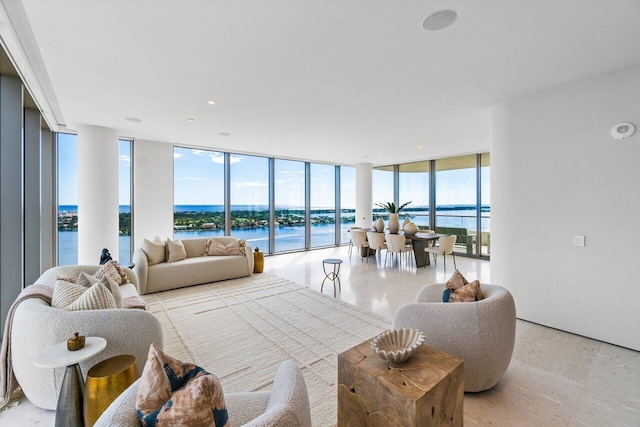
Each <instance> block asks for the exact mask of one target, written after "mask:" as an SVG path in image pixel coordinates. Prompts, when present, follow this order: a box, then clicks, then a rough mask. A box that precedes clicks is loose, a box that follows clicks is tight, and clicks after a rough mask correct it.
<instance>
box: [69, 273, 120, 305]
mask: <svg viewBox="0 0 640 427" xmlns="http://www.w3.org/2000/svg"><path fill="white" fill-rule="evenodd" d="M95 283H101V284H102V286H104V287H105V288H107V289H109V291H111V295H113V299H114V300H115V302H116V307H117V308H122V293H121V292H120V285H119V284H118V283H116V282H115V281H114V280H113V279H111V277H106V276H105V277H103V278H102V279H98V278H96V277H94V276H92V275H90V274H87V273H85V272H84V271H81V272H80V274H79V275H78V279H77V280H76V284H77V285H80V286H84V287H85V288H88V287H90V286H91V285H93V284H95Z"/></svg>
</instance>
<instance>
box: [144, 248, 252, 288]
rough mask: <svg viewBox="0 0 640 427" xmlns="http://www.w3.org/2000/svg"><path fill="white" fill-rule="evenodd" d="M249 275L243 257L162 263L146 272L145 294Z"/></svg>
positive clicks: (212, 257)
mask: <svg viewBox="0 0 640 427" xmlns="http://www.w3.org/2000/svg"><path fill="white" fill-rule="evenodd" d="M249 274H250V272H249V265H248V263H247V257H246V256H244V255H233V256H224V257H217V256H199V257H195V258H187V259H184V260H182V261H180V262H173V263H166V262H163V263H160V264H156V265H154V266H152V267H150V268H149V270H148V273H147V288H146V290H145V292H146V293H150V292H159V291H165V290H167V289H175V288H180V287H183V286H190V285H199V284H202V283H211V282H217V281H219V280H226V279H235V278H237V277H243V276H247V275H249Z"/></svg>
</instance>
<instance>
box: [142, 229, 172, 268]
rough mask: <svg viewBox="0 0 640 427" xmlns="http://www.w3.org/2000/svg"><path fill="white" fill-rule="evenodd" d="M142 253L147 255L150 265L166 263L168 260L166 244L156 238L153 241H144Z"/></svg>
mask: <svg viewBox="0 0 640 427" xmlns="http://www.w3.org/2000/svg"><path fill="white" fill-rule="evenodd" d="M142 251H143V252H144V253H145V255H147V261H148V263H149V265H154V264H158V263H161V262H164V261H165V259H166V254H165V248H164V242H163V241H162V239H160V237H158V236H156V237H154V238H153V240H149V239H144V240H143V241H142Z"/></svg>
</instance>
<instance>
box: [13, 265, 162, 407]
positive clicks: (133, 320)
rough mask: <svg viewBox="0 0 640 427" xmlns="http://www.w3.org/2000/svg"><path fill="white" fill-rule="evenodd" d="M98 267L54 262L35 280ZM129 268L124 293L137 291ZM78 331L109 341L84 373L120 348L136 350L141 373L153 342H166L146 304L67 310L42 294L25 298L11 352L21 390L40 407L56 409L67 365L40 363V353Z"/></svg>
mask: <svg viewBox="0 0 640 427" xmlns="http://www.w3.org/2000/svg"><path fill="white" fill-rule="evenodd" d="M98 267H99V266H97V265H74V266H61V267H53V268H51V269H49V270H47V271H45V272H44V273H43V274H42V276H40V278H39V279H38V280H37V281H36V283H37V284H41V285H48V286H51V287H53V286H55V282H56V280H57V277H78V275H79V274H80V272H81V271H84V272H86V273H88V274H93V273H95V271H96V270H97V269H98ZM125 271H126V272H127V275H128V277H129V280H130V281H131V282H132V283H129V284H126V285H122V286H121V287H120V291H121V293H122V296H123V297H124V298H126V297H130V296H135V295H137V286H138V281H137V278H136V276H135V274H134V273H133V271H131V270H129V269H125ZM74 332H80V333H81V334H82V335H85V336H99V337H102V338H105V339H106V340H107V347H106V348H105V349H104V350H103V351H102V352H101V353H99V354H97V355H96V356H94V357H92V358H90V359H88V360H86V361H84V362H82V363H80V369H81V371H82V373H83V375H86V374H87V371H88V370H89V369H90V368H91V367H92V366H93V365H95V364H96V363H98V362H101V361H102V360H105V359H108V358H110V357H112V356H117V355H121V354H132V355H134V356H135V357H136V365H137V368H138V373H142V368H143V367H144V364H145V362H146V360H147V354H148V353H149V346H150V345H151V343H154V344H155V345H156V346H157V347H158V348H162V346H163V339H162V328H161V326H160V322H159V321H158V319H157V318H156V317H155V316H154V315H153V314H151V313H150V312H147V311H144V310H140V309H114V310H86V311H65V310H60V309H57V308H53V307H51V306H50V305H48V304H47V303H46V302H45V301H43V300H41V299H38V298H31V299H27V300H24V301H23V302H21V303H20V304H19V305H18V306H17V307H16V310H15V313H14V317H13V326H12V330H11V358H12V364H13V371H14V374H15V376H16V379H17V381H18V384H20V386H21V388H22V391H23V392H24V394H25V396H26V397H27V399H29V401H31V402H32V403H33V404H34V405H36V406H38V407H40V408H44V409H52V410H54V409H56V404H57V400H58V393H59V391H60V386H61V385H62V379H63V377H64V372H65V368H56V369H44V368H38V367H36V366H35V363H34V362H35V359H36V358H37V357H38V355H39V354H40V353H42V352H43V351H46V350H47V349H48V348H49V347H51V346H52V345H54V344H58V343H60V342H64V341H66V340H67V339H68V338H70V337H72V336H73V333H74Z"/></svg>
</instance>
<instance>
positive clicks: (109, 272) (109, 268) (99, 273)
mask: <svg viewBox="0 0 640 427" xmlns="http://www.w3.org/2000/svg"><path fill="white" fill-rule="evenodd" d="M93 275H94V276H95V277H96V278H98V279H102V278H103V277H109V278H110V279H111V280H113V281H114V282H116V283H117V284H118V285H122V284H124V283H128V282H129V278H128V277H127V273H126V272H125V271H124V269H123V268H122V267H120V266H119V265H118V263H117V262H116V261H113V260H110V261H107V262H106V263H104V264H103V265H101V266H100V267H99V268H98V270H96V272H95V273H93Z"/></svg>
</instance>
